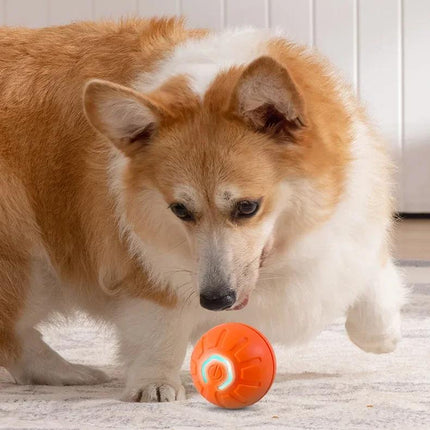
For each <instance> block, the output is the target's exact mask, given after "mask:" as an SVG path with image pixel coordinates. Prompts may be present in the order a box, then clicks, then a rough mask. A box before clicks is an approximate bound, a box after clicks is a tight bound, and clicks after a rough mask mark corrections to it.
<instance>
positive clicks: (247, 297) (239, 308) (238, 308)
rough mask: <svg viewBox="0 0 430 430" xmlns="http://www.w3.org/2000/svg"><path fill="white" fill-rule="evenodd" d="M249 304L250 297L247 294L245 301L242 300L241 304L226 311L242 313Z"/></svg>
mask: <svg viewBox="0 0 430 430" xmlns="http://www.w3.org/2000/svg"><path fill="white" fill-rule="evenodd" d="M248 302H249V295H248V294H247V295H246V296H245V297H244V298H243V300H241V301H240V302H239V303H237V304H235V305H234V306H232V307H231V308H228V309H226V310H227V311H240V310H241V309H243V308H244V307H245V306H246V305H247V304H248Z"/></svg>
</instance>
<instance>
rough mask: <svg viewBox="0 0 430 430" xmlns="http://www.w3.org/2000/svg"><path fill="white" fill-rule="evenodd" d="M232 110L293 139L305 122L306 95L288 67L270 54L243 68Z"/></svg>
mask: <svg viewBox="0 0 430 430" xmlns="http://www.w3.org/2000/svg"><path fill="white" fill-rule="evenodd" d="M229 111H230V112H231V113H233V115H235V116H237V117H239V118H241V119H242V120H243V121H245V123H247V124H248V125H250V126H251V127H252V128H254V129H255V130H257V131H259V132H263V133H268V134H271V135H275V136H279V137H281V138H283V137H284V138H286V139H288V140H293V139H294V133H295V132H296V131H298V130H300V129H302V128H303V127H305V125H306V114H305V105H304V100H303V97H302V95H301V93H300V91H299V89H298V88H297V85H296V84H295V82H294V81H293V79H292V78H291V76H290V74H289V72H288V70H287V69H286V68H285V67H283V66H282V65H281V64H279V63H278V62H277V61H275V60H274V59H273V58H271V57H268V56H263V57H259V58H257V59H256V60H254V61H253V62H252V63H251V64H249V65H248V66H247V67H246V69H245V70H244V71H243V72H242V74H241V76H240V77H239V80H238V82H237V84H236V86H235V88H234V90H233V94H232V97H231V100H230V108H229Z"/></svg>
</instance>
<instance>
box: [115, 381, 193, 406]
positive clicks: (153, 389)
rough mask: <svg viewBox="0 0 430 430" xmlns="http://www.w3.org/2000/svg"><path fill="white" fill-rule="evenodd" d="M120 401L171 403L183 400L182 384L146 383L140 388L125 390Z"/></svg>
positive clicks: (183, 390)
mask: <svg viewBox="0 0 430 430" xmlns="http://www.w3.org/2000/svg"><path fill="white" fill-rule="evenodd" d="M121 400H123V401H125V402H173V401H175V400H185V389H184V387H183V386H182V384H173V383H171V382H148V383H146V384H142V385H141V386H140V387H133V388H126V390H125V391H124V393H123V395H122V397H121Z"/></svg>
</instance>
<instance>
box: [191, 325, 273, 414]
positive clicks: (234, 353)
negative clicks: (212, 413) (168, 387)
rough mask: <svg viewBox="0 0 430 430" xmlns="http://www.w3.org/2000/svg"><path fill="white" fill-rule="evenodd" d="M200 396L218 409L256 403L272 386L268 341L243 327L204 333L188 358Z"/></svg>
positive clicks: (259, 334) (258, 333)
mask: <svg viewBox="0 0 430 430" xmlns="http://www.w3.org/2000/svg"><path fill="white" fill-rule="evenodd" d="M190 367H191V376H192V378H193V382H194V385H195V386H196V388H197V390H198V391H199V392H200V394H201V395H202V396H203V397H205V398H206V399H207V400H209V401H210V402H211V403H214V404H215V405H217V406H221V407H222V408H227V409H239V408H243V407H245V406H249V405H252V404H253V403H255V402H258V401H259V400H260V399H261V398H262V397H263V396H264V395H265V394H266V393H267V392H268V391H269V388H270V386H271V385H272V382H273V379H274V377H275V373H276V358H275V353H274V352H273V349H272V346H271V345H270V343H269V341H268V340H267V339H266V338H265V337H264V336H263V335H262V334H261V333H260V332H259V331H257V330H256V329H255V328H252V327H250V326H248V325H246V324H240V323H227V324H221V325H218V326H216V327H214V328H213V329H211V330H209V331H208V332H206V333H205V334H204V335H203V336H202V337H201V338H200V339H199V341H198V342H197V344H196V346H195V347H194V351H193V353H192V355H191V366H190Z"/></svg>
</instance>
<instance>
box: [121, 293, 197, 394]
mask: <svg viewBox="0 0 430 430" xmlns="http://www.w3.org/2000/svg"><path fill="white" fill-rule="evenodd" d="M190 313H191V312H187V311H186V310H184V309H183V308H182V307H180V306H179V307H173V308H172V307H170V308H167V307H163V306H161V305H158V304H156V303H154V302H151V301H148V300H141V299H129V300H124V301H122V302H121V303H120V306H119V308H118V309H117V312H116V316H115V321H116V325H117V327H118V329H119V337H120V354H121V357H122V359H123V361H124V363H125V364H126V366H127V380H126V388H125V390H124V393H123V395H122V399H123V400H125V401H133V402H170V401H173V400H184V399H185V390H184V387H183V386H182V383H181V380H180V377H179V371H180V368H181V365H182V362H183V360H184V356H185V352H186V348H187V344H188V339H189V335H190V331H191V321H192V320H191V318H190V317H189V314H190ZM187 314H188V316H187Z"/></svg>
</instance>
